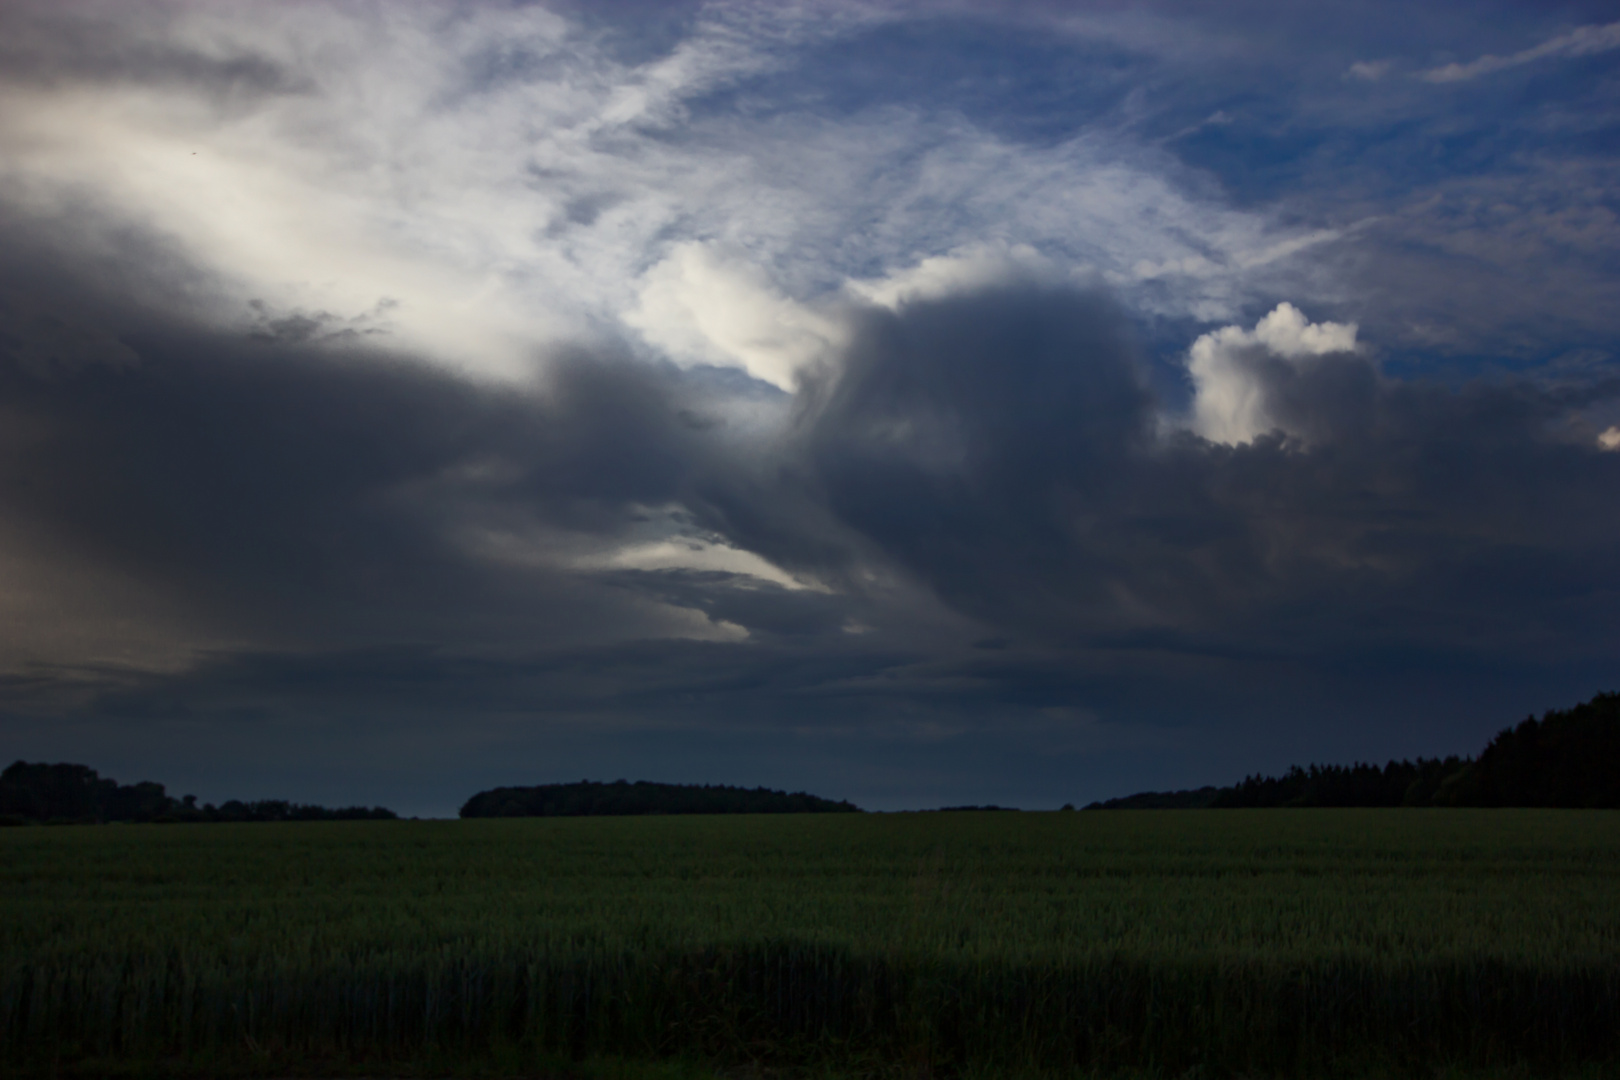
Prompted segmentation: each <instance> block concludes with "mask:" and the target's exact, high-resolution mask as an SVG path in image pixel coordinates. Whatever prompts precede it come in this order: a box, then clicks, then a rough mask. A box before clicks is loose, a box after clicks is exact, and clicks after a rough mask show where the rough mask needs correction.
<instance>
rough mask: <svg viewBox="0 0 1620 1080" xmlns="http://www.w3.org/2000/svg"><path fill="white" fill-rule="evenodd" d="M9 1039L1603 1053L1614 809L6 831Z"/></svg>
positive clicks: (1268, 1063)
mask: <svg viewBox="0 0 1620 1080" xmlns="http://www.w3.org/2000/svg"><path fill="white" fill-rule="evenodd" d="M0 964H3V966H0V1039H3V1042H0V1063H4V1064H5V1066H6V1070H5V1071H7V1072H12V1073H16V1072H29V1073H50V1072H56V1071H63V1072H81V1073H83V1072H119V1071H126V1072H127V1071H131V1070H139V1069H156V1070H167V1071H173V1072H235V1073H263V1074H280V1075H288V1074H300V1073H304V1074H310V1073H321V1072H329V1073H342V1072H350V1071H370V1072H372V1073H374V1074H375V1073H378V1072H381V1071H385V1070H389V1071H394V1072H398V1073H410V1072H421V1071H424V1070H426V1071H432V1070H434V1069H444V1068H446V1067H448V1066H447V1063H454V1068H455V1069H457V1070H465V1071H474V1072H511V1073H526V1072H534V1071H536V1070H537V1069H540V1068H541V1065H540V1064H539V1063H542V1062H558V1061H564V1060H570V1059H584V1058H589V1057H600V1056H604V1055H605V1056H611V1057H616V1058H621V1059H629V1060H658V1059H666V1060H673V1059H680V1060H686V1061H698V1062H704V1063H708V1064H712V1065H715V1066H718V1067H723V1068H732V1069H735V1068H738V1067H764V1068H786V1069H808V1070H823V1071H827V1072H832V1073H838V1074H850V1075H857V1074H910V1075H924V1074H933V1075H952V1074H969V1075H1007V1074H1012V1073H1019V1074H1050V1075H1064V1074H1079V1073H1095V1074H1110V1073H1119V1074H1127V1073H1128V1074H1139V1073H1140V1074H1160V1075H1171V1076H1175V1075H1183V1074H1185V1073H1187V1072H1188V1071H1189V1070H1197V1072H1198V1073H1199V1074H1202V1075H1275V1076H1284V1075H1286V1076H1300V1075H1340V1074H1342V1075H1362V1074H1409V1075H1414V1076H1433V1075H1435V1074H1436V1073H1437V1072H1438V1071H1442V1070H1448V1069H1449V1070H1460V1071H1464V1072H1474V1071H1478V1072H1488V1073H1496V1072H1506V1073H1514V1072H1522V1073H1526V1074H1533V1075H1538V1076H1540V1075H1551V1074H1560V1073H1568V1074H1592V1075H1610V1074H1612V1073H1613V1072H1614V1071H1615V1070H1616V1066H1617V1065H1620V1034H1617V1031H1620V813H1617V812H1609V811H1505V810H1499V811H1424V812H1412V811H1400V810H1392V811H1379V810H1338V811H1334V810H1322V811H1231V812H1209V811H1203V812H1200V811H1188V812H1168V811H1167V812H1148V811H1144V812H1141V813H1137V814H1130V815H1098V814H1061V813H1059V814H909V815H859V816H857V815H827V816H819V815H813V816H804V817H783V816H771V817H754V816H745V817H729V818H693V817H688V818H624V819H528V820H515V821H508V820H492V821H460V822H421V823H413V822H333V823H311V824H287V825H274V826H263V825H257V826H255V825H246V826H233V825H202V826H195V827H192V828H189V829H184V830H181V829H169V828H165V827H162V826H123V827H120V826H101V827H86V828H79V829H47V828H30V829H9V830H4V831H0Z"/></svg>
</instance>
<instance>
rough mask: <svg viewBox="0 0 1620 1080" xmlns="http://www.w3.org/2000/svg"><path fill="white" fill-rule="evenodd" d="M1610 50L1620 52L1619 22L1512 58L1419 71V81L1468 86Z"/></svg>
mask: <svg viewBox="0 0 1620 1080" xmlns="http://www.w3.org/2000/svg"><path fill="white" fill-rule="evenodd" d="M1611 49H1620V22H1612V23H1605V24H1603V25H1601V26H1598V25H1593V26H1581V27H1577V28H1576V29H1574V30H1571V31H1570V32H1569V33H1567V34H1560V35H1559V36H1558V37H1555V38H1549V39H1548V40H1546V41H1543V42H1542V43H1541V44H1540V45H1536V46H1534V47H1532V48H1529V49H1524V50H1521V51H1519V52H1516V53H1513V54H1512V55H1511V56H1492V55H1490V54H1486V55H1484V56H1481V57H1480V58H1479V59H1477V60H1470V61H1469V62H1468V63H1466V64H1457V63H1451V64H1444V65H1442V66H1440V67H1436V68H1430V69H1428V70H1427V71H1420V72H1418V78H1420V79H1423V80H1425V81H1426V82H1432V83H1454V82H1467V81H1468V80H1470V79H1477V78H1479V77H1480V76H1481V75H1490V74H1493V73H1495V72H1498V71H1502V70H1505V69H1507V68H1515V67H1520V66H1522V65H1524V64H1530V63H1534V62H1535V61H1537V60H1544V59H1546V58H1548V57H1556V56H1593V55H1596V54H1597V53H1604V52H1608V51H1609V50H1611Z"/></svg>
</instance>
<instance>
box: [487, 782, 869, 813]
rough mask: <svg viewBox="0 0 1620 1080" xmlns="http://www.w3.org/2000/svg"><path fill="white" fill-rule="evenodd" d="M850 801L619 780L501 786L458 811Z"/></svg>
mask: <svg viewBox="0 0 1620 1080" xmlns="http://www.w3.org/2000/svg"><path fill="white" fill-rule="evenodd" d="M859 812H860V807H858V806H856V805H855V804H854V803H849V802H833V801H832V800H831V799H819V798H817V797H816V796H814V795H807V794H805V793H804V792H802V791H799V792H795V793H793V794H792V795H789V794H788V793H787V792H785V791H772V790H770V789H769V788H763V787H760V788H741V787H724V786H722V785H719V784H702V785H698V784H655V783H651V782H649V781H646V780H637V781H636V782H635V783H633V784H632V783H630V782H629V781H628V780H618V781H615V782H614V783H611V784H605V783H600V782H595V781H590V780H581V781H580V782H579V783H577V784H540V785H538V786H537V787H500V788H493V789H491V790H489V791H480V792H479V793H478V794H476V795H474V796H473V797H472V798H470V799H468V800H467V803H466V805H465V806H463V807H462V808H461V816H462V817H464V818H477V817H596V816H624V815H631V814H826V813H859Z"/></svg>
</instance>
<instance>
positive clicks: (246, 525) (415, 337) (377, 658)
mask: <svg viewBox="0 0 1620 1080" xmlns="http://www.w3.org/2000/svg"><path fill="white" fill-rule="evenodd" d="M991 7H992V6H991V5H981V4H969V3H948V2H938V3H928V2H912V3H899V2H897V3H889V4H870V3H860V2H830V0H829V2H806V3H800V4H797V5H795V4H791V3H774V2H773V3H765V2H763V0H758V2H752V3H709V4H697V3H688V4H678V3H662V2H660V3H645V4H642V3H607V4H602V3H594V2H593V3H584V2H579V3H555V4H517V3H493V2H491V3H459V4H457V3H447V2H424V3H418V4H411V3H404V2H393V0H390V2H386V3H385V2H381V0H376V2H367V3H339V2H332V3H313V2H290V3H275V4H271V3H257V4H248V3H224V2H210V3H202V2H189V3H186V2H159V0H102V2H88V0H86V2H68V3H63V2H62V0H8V2H7V3H5V4H4V5H3V6H0V756H3V757H4V758H5V759H6V760H7V761H9V760H13V759H16V758H23V759H26V760H31V761H32V760H50V761H57V760H67V761H78V762H84V763H87V764H90V765H92V766H93V767H95V768H98V769H99V770H101V772H102V773H103V774H105V775H112V776H114V777H116V778H118V779H120V780H122V781H125V782H131V781H134V780H137V779H153V780H158V781H160V782H163V783H166V784H167V785H168V786H169V789H170V791H171V793H174V794H180V793H184V792H194V793H196V794H197V795H199V796H200V797H201V798H202V799H203V800H205V801H218V800H221V799H225V798H230V797H242V798H256V797H284V798H294V799H298V800H303V801H318V802H324V803H328V804H349V803H356V802H364V803H368V804H369V803H382V804H385V805H388V806H391V807H393V808H395V809H396V810H399V811H401V812H403V813H407V814H410V813H417V814H424V815H426V814H434V815H448V814H453V813H454V811H455V810H456V808H457V807H458V806H459V805H460V804H461V802H462V801H463V800H465V799H466V798H467V797H468V796H470V795H471V794H472V793H473V792H475V791H477V790H479V789H481V788H485V787H490V786H494V785H497V784H521V783H541V782H550V781H559V780H578V779H581V778H590V779H599V780H613V779H617V778H620V777H625V778H629V779H651V780H664V781H680V782H712V783H731V784H744V785H748V786H753V785H757V784H763V785H767V786H770V787H779V788H788V789H793V790H798V789H808V790H810V791H813V792H815V793H817V794H820V795H823V796H827V797H831V798H847V799H851V800H853V801H855V802H856V803H858V804H859V805H861V806H864V807H867V808H871V809H902V808H911V807H926V806H938V805H941V804H955V803H985V802H995V803H1000V804H1003V805H1015V806H1024V807H1029V808H1042V807H1054V806H1057V805H1059V804H1061V803H1064V802H1074V803H1077V804H1078V803H1084V802H1087V801H1090V800H1092V799H1096V798H1105V797H1109V796H1114V795H1121V794H1127V793H1130V792H1133V791H1139V790H1144V789H1167V788H1178V787H1186V786H1199V785H1202V784H1205V783H1216V784H1222V783H1231V782H1233V781H1235V780H1237V779H1240V778H1241V777H1242V776H1244V775H1245V774H1247V773H1250V772H1255V771H1275V770H1280V769H1282V768H1285V767H1286V766H1287V765H1289V764H1290V763H1294V762H1300V763H1304V762H1307V761H1323V762H1350V761H1354V760H1377V761H1383V760H1386V759H1388V758H1391V757H1403V756H1409V755H1418V754H1424V755H1436V754H1445V753H1472V752H1475V751H1477V750H1478V749H1479V748H1480V747H1481V746H1482V745H1483V744H1484V742H1485V741H1486V740H1487V739H1489V737H1490V736H1491V735H1492V734H1494V733H1495V732H1496V731H1497V730H1499V729H1500V728H1501V727H1503V726H1505V725H1506V724H1509V723H1512V722H1514V721H1516V720H1518V719H1520V718H1522V717H1523V716H1524V715H1525V714H1526V713H1528V712H1531V711H1534V712H1540V711H1542V710H1544V709H1546V708H1550V707H1563V706H1568V705H1571V704H1574V703H1575V702H1578V701H1581V700H1584V699H1586V698H1588V697H1590V696H1591V695H1592V694H1594V693H1596V692H1598V691H1601V690H1612V689H1616V688H1620V219H1617V216H1616V215H1617V212H1620V22H1615V21H1613V17H1614V9H1613V7H1612V6H1611V5H1610V4H1608V3H1597V2H1593V3H1568V4H1562V5H1557V4H1547V3H1536V4H1528V3H1525V4H1503V3H1480V2H1469V3H1466V4H1444V3H1441V4H1426V5H1419V6H1415V7H1414V6H1413V5H1411V4H1409V3H1399V4H1397V3H1393V2H1391V3H1382V2H1379V0H1354V2H1345V3H1327V4H1294V3H1282V2H1279V0H1252V2H1219V3H1205V2H1202V0H1189V2H1186V3H1161V4H1157V5H1151V4H1150V5H1142V4H1123V3H1097V4H1062V5H1047V4H1039V3H1026V4H1017V3H1013V4H999V5H993V7H994V13H993V14H991V13H988V12H990V10H991Z"/></svg>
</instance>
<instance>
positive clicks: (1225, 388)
mask: <svg viewBox="0 0 1620 1080" xmlns="http://www.w3.org/2000/svg"><path fill="white" fill-rule="evenodd" d="M1355 347H1356V326H1355V324H1354V323H1332V322H1320V323H1313V322H1311V321H1310V320H1308V319H1307V318H1306V317H1305V315H1304V313H1303V312H1301V311H1300V310H1299V309H1298V308H1296V307H1295V306H1294V305H1292V304H1286V303H1285V304H1278V305H1277V307H1276V308H1275V310H1273V311H1272V312H1271V314H1269V315H1267V316H1266V317H1265V318H1263V319H1261V320H1260V321H1259V322H1258V323H1256V324H1255V327H1254V329H1253V330H1245V329H1243V328H1242V327H1241V326H1227V327H1223V328H1221V329H1219V330H1215V331H1212V332H1210V333H1208V334H1204V335H1202V336H1200V337H1199V338H1198V340H1197V341H1195V342H1193V346H1192V348H1191V350H1189V351H1188V354H1187V371H1188V373H1189V374H1190V375H1191V376H1192V380H1193V387H1194V396H1193V408H1192V418H1191V421H1192V428H1193V430H1194V431H1196V432H1198V434H1200V435H1202V436H1203V437H1204V438H1206V439H1209V440H1210V441H1212V442H1218V443H1226V444H1227V445H1230V446H1235V445H1237V444H1239V443H1246V442H1250V441H1252V440H1253V439H1254V438H1255V436H1257V435H1263V434H1265V433H1266V432H1269V431H1274V430H1278V429H1279V428H1283V424H1282V423H1281V422H1280V420H1279V418H1278V417H1276V416H1275V415H1274V414H1273V412H1272V409H1271V407H1270V402H1268V400H1267V395H1266V381H1265V379H1264V378H1263V377H1262V376H1261V373H1260V371H1259V370H1258V369H1257V366H1256V363H1255V361H1256V360H1257V359H1262V358H1265V357H1275V358H1280V359H1282V360H1284V361H1286V362H1288V363H1291V364H1308V363H1310V362H1311V360H1312V358H1314V357H1319V356H1323V355H1326V354H1328V353H1338V352H1351V351H1353V350H1354V349H1355ZM1290 434H1294V433H1290Z"/></svg>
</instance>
